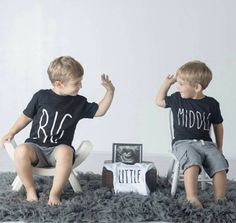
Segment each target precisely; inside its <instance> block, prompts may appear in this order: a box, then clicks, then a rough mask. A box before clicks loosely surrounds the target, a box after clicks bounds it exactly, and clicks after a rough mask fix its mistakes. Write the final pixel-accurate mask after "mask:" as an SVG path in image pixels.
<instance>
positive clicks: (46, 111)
mask: <svg viewBox="0 0 236 223" xmlns="http://www.w3.org/2000/svg"><path fill="white" fill-rule="evenodd" d="M97 110H98V104H96V103H89V102H88V101H87V99H86V98H85V97H83V96H80V95H76V96H60V95H57V94H55V93H54V92H53V91H52V90H39V91H38V92H37V93H35V94H34V96H33V97H32V99H31V101H30V102H29V104H28V105H27V107H26V109H25V110H24V111H23V113H24V114H25V115H26V116H27V117H29V118H31V119H32V120H33V122H32V128H31V131H30V137H29V138H28V139H26V142H32V143H36V144H38V145H40V146H45V147H51V146H56V145H59V144H66V145H69V146H72V145H71V144H72V140H73V137H74V132H75V128H76V125H77V123H78V121H79V120H80V119H82V118H93V117H94V115H95V113H96V111H97Z"/></svg>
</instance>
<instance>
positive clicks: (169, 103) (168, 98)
mask: <svg viewBox="0 0 236 223" xmlns="http://www.w3.org/2000/svg"><path fill="white" fill-rule="evenodd" d="M177 97H178V92H175V93H174V94H172V95H170V96H166V97H165V102H166V106H165V108H171V107H172V105H173V103H174V101H176V100H177Z"/></svg>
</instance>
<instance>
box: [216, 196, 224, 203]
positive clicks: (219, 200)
mask: <svg viewBox="0 0 236 223" xmlns="http://www.w3.org/2000/svg"><path fill="white" fill-rule="evenodd" d="M215 202H216V203H217V204H226V203H227V198H226V197H223V198H216V199H215Z"/></svg>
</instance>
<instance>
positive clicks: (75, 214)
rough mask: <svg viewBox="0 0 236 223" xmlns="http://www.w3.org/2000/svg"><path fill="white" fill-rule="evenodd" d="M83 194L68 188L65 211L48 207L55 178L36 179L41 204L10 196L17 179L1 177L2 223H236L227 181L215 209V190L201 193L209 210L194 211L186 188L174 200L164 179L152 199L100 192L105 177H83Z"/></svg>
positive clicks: (234, 192)
mask: <svg viewBox="0 0 236 223" xmlns="http://www.w3.org/2000/svg"><path fill="white" fill-rule="evenodd" d="M78 177H79V179H80V183H81V186H82V189H83V192H82V193H79V194H75V193H74V192H73V190H72V188H71V187H70V185H69V184H67V185H66V187H65V189H64V191H63V194H62V197H61V198H62V205H61V206H59V207H50V206H48V205H47V200H48V193H49V189H50V187H51V185H52V178H51V177H35V182H36V187H37V191H38V193H39V197H40V199H39V202H35V203H29V202H27V201H25V191H24V189H21V190H20V191H19V192H13V191H12V190H11V183H12V181H13V179H14V178H15V173H0V221H23V222H40V223H41V222H63V223H64V222H109V223H111V222H119V223H121V222H145V221H148V222H150V221H165V222H181V223H184V222H191V223H195V222H197V223H200V222H207V223H208V222H209V223H224V222H225V223H230V222H236V183H235V182H232V181H229V189H228V193H227V197H228V201H227V202H226V203H224V204H223V203H222V204H220V203H219V204H215V203H214V202H213V199H212V197H213V196H212V188H211V187H210V186H209V188H207V189H206V190H204V191H201V192H200V199H201V200H202V202H203V203H204V205H205V208H204V209H202V210H200V209H195V208H193V207H191V206H190V205H189V204H188V203H186V201H185V193H184V188H183V185H180V186H179V187H178V191H177V194H176V197H175V198H171V196H170V185H169V184H168V183H167V181H166V179H165V178H159V177H158V179H157V185H156V186H157V187H156V191H154V192H152V193H151V194H150V195H149V196H142V195H138V194H134V193H127V194H124V193H123V194H114V193H113V192H112V191H110V190H109V189H107V188H105V187H102V183H101V182H102V180H101V175H97V174H93V173H86V174H84V173H79V176H78Z"/></svg>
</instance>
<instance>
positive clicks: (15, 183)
mask: <svg viewBox="0 0 236 223" xmlns="http://www.w3.org/2000/svg"><path fill="white" fill-rule="evenodd" d="M22 186H23V184H22V182H21V180H20V178H19V176H18V175H17V176H16V178H15V179H14V181H13V183H12V190H14V191H19V190H20V188H21V187H22Z"/></svg>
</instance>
